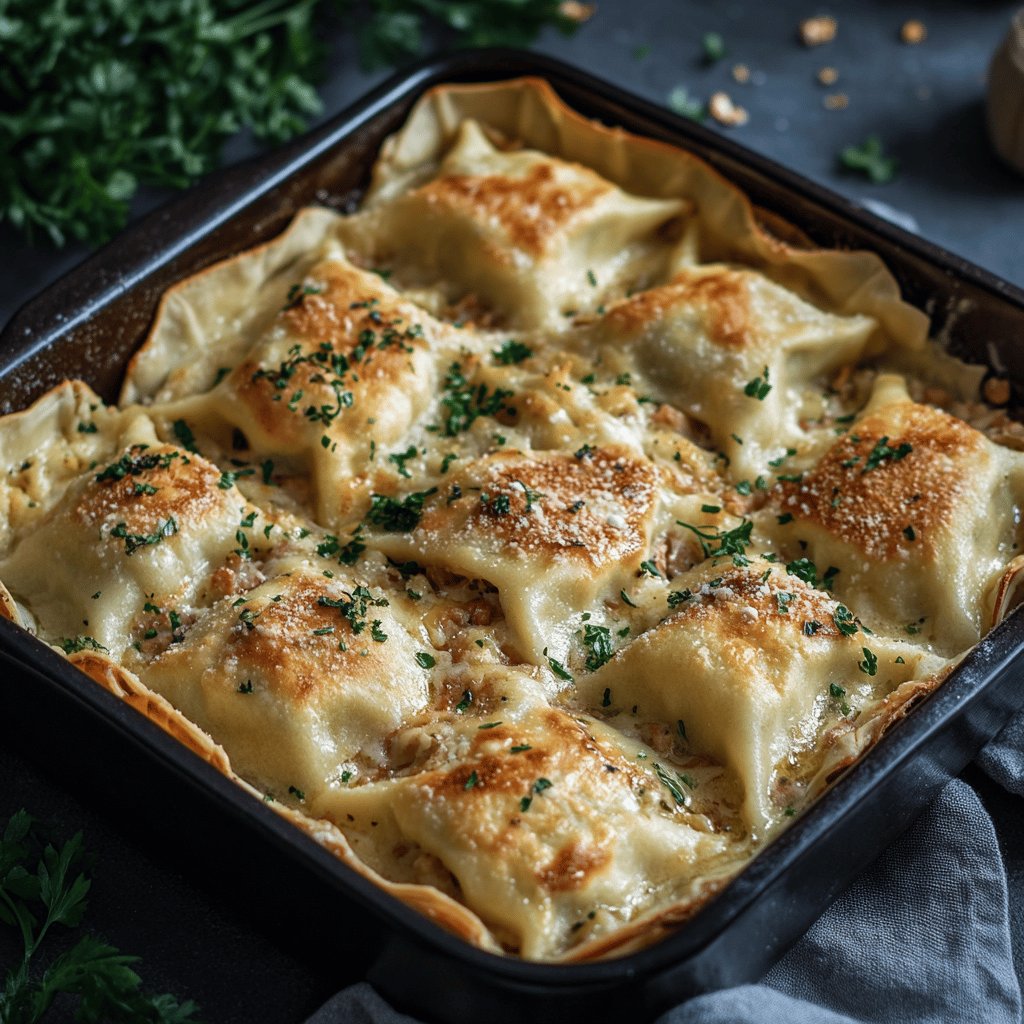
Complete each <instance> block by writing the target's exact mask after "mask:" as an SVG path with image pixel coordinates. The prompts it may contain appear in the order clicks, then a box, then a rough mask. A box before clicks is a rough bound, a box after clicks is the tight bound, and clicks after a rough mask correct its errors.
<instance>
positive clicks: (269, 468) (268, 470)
mask: <svg viewBox="0 0 1024 1024" xmlns="http://www.w3.org/2000/svg"><path fill="white" fill-rule="evenodd" d="M260 472H261V473H262V474H263V482H264V483H265V484H267V485H268V486H272V485H273V482H274V480H273V476H274V460H273V459H264V460H263V462H261V463H260Z"/></svg>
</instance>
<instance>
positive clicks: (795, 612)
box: [579, 559, 942, 833]
mask: <svg viewBox="0 0 1024 1024" xmlns="http://www.w3.org/2000/svg"><path fill="white" fill-rule="evenodd" d="M672 586H673V591H672V593H673V594H675V595H676V598H677V599H678V605H677V610H676V611H674V612H673V613H671V614H670V615H668V617H667V618H665V619H664V621H662V622H660V623H659V624H658V625H656V626H655V627H654V628H653V629H650V630H648V631H647V632H645V633H643V634H642V635H641V636H640V637H638V638H637V639H636V640H635V641H634V642H633V643H631V644H629V645H628V646H627V647H625V648H624V649H623V650H621V651H620V652H619V653H618V654H616V655H615V657H614V658H612V660H611V661H610V662H609V663H608V664H607V665H605V666H604V667H603V668H600V669H599V670H598V671H596V672H594V673H593V674H592V675H590V676H588V677H587V678H586V679H585V680H583V681H581V683H580V686H579V692H580V695H581V696H582V697H583V698H584V700H586V701H588V702H589V703H590V705H591V706H593V707H597V706H600V705H601V704H603V703H606V704H609V705H610V706H611V707H612V708H615V709H618V708H632V709H633V713H635V714H639V715H641V716H645V717H653V718H656V719H660V720H662V721H668V722H677V723H678V722H681V723H683V724H682V727H681V728H682V730H683V731H684V732H685V734H686V737H687V740H688V743H689V745H690V748H691V749H692V750H693V751H695V752H698V753H702V754H707V755H710V756H711V757H714V758H716V759H717V760H719V761H721V762H722V763H724V764H725V765H727V766H728V767H730V768H731V769H732V770H733V771H734V772H735V773H736V774H737V776H738V777H739V778H740V780H741V782H742V784H743V789H744V797H743V799H744V811H745V818H746V822H747V825H748V827H749V828H751V829H752V830H754V831H756V832H758V833H762V832H763V831H764V830H765V829H767V828H769V827H770V825H771V823H772V822H773V821H775V820H777V819H778V816H779V813H780V811H782V810H784V806H785V804H783V806H782V807H780V806H778V805H777V804H774V805H773V781H774V776H775V772H776V766H777V764H778V763H779V762H780V761H781V760H782V759H783V758H785V757H787V756H788V755H789V754H791V753H793V752H795V751H796V750H797V749H798V748H799V746H800V745H801V742H802V741H804V740H805V737H806V735H808V729H810V731H811V734H813V731H814V728H815V726H816V725H817V724H818V723H817V722H816V721H815V720H814V719H815V717H816V716H818V715H820V713H821V710H822V709H821V702H822V701H823V700H825V699H827V698H828V697H829V696H830V686H832V687H841V688H842V690H843V691H844V696H845V697H846V698H847V699H848V701H849V703H851V704H859V703H871V702H873V701H874V700H875V699H877V696H878V695H879V694H883V695H884V694H885V693H888V692H889V691H890V690H891V689H893V688H894V687H895V686H896V685H898V684H899V683H901V682H904V681H905V680H907V679H913V678H918V677H920V676H925V675H929V674H931V673H933V672H935V671H937V670H938V668H939V667H940V666H941V665H942V661H941V659H938V658H935V657H933V656H930V655H929V654H928V653H927V652H925V651H923V650H921V649H918V648H915V647H912V646H911V645H910V644H908V643H905V642H902V641H898V640H890V639H889V638H887V637H883V636H879V635H878V634H876V633H873V634H871V636H868V635H867V634H865V633H864V632H863V630H862V629H859V628H858V626H857V624H856V622H855V621H854V619H853V616H852V614H850V612H849V610H848V609H846V608H844V607H843V606H841V605H839V604H838V603H837V602H836V601H835V600H833V599H832V598H831V597H829V596H828V595H827V594H826V593H824V592H822V591H821V590H818V589H816V588H814V587H811V586H809V585H808V584H807V583H806V582H804V580H802V579H800V578H799V577H798V576H796V575H792V574H789V573H787V572H786V571H785V570H783V569H780V568H779V567H777V566H776V565H774V564H773V563H769V562H764V561H761V560H755V561H750V562H749V564H746V565H742V566H735V565H731V564H729V560H728V559H717V560H716V559H712V560H710V561H709V562H707V563H703V564H701V565H699V566H697V567H696V568H695V569H693V570H691V571H689V572H687V573H684V574H682V575H680V576H677V577H676V578H675V579H674V580H673V581H672ZM897 659H899V660H898V661H897ZM788 802H789V801H788V800H786V801H785V803H788Z"/></svg>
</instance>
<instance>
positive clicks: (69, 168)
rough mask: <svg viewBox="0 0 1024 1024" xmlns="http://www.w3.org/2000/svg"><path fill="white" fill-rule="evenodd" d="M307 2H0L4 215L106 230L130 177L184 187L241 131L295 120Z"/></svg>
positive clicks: (311, 70) (301, 99)
mask: <svg viewBox="0 0 1024 1024" xmlns="http://www.w3.org/2000/svg"><path fill="white" fill-rule="evenodd" d="M316 3H317V0H261V2H257V3H252V2H249V0H75V2H74V3H69V2H68V0H0V154H3V155H2V157H0V218H5V219H7V220H9V221H10V222H11V223H12V224H14V225H15V226H17V227H19V228H21V229H22V230H23V231H24V232H25V233H26V234H28V235H29V236H30V237H31V236H32V235H35V234H38V233H40V232H41V233H43V234H45V235H47V236H49V238H50V239H51V240H52V241H53V242H54V243H55V244H57V245H63V244H64V243H65V242H66V241H67V240H68V239H69V238H70V239H78V240H86V241H90V242H99V241H103V240H105V239H106V238H109V237H110V236H111V235H112V234H114V232H116V231H117V230H118V229H119V228H121V227H122V226H123V224H124V222H125V220H126V218H127V215H128V206H129V202H130V200H131V198H132V196H133V195H134V194H135V191H136V189H137V187H138V186H139V184H140V183H146V184H155V185H170V186H175V187H184V186H185V185H187V184H189V183H190V182H191V181H194V180H195V179H196V178H197V177H198V176H199V175H201V174H204V173H206V172H207V171H209V170H211V169H212V168H213V167H215V166H216V165H217V162H218V159H219V155H220V149H221V145H222V143H223V142H224V140H225V139H226V138H227V137H228V136H230V135H233V134H235V133H236V132H237V131H239V130H240V129H242V128H249V129H251V130H252V132H253V133H254V134H255V135H256V136H257V137H258V138H260V139H267V140H269V141H273V142H277V141H281V140H283V139H285V138H287V137H288V136H290V135H292V134H294V133H295V132H297V131H299V130H301V129H302V128H303V127H304V126H305V123H306V120H307V118H308V117H309V116H310V115H311V114H314V113H316V112H318V111H319V109H320V103H319V100H318V97H317V94H316V91H315V89H314V88H313V85H312V84H311V83H312V80H313V79H314V77H315V75H316V73H317V70H318V64H319V48H318V46H317V44H316V41H315V37H314V31H313V12H314V8H315V6H316Z"/></svg>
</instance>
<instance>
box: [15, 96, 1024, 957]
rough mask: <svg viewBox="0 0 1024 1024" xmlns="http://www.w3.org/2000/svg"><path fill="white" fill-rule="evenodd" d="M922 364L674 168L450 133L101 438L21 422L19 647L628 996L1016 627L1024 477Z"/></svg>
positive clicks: (848, 276)
mask: <svg viewBox="0 0 1024 1024" xmlns="http://www.w3.org/2000/svg"><path fill="white" fill-rule="evenodd" d="M927 328H928V321H927V318H926V317H925V315H924V314H923V313H921V312H920V311H918V310H916V309H914V308H912V307H911V306H909V305H907V304H905V303H904V302H902V301H901V299H900V295H899V290H898V287H897V285H896V282H895V281H894V279H893V278H892V276H891V275H890V274H889V273H888V271H887V270H886V268H885V267H884V265H883V264H882V262H881V261H880V260H879V259H878V258H877V257H876V256H874V255H872V254H870V253H865V252H846V251H822V250H817V249H814V248H812V247H811V246H810V245H809V244H807V243H806V242H805V240H804V239H802V238H801V237H800V236H799V234H798V233H797V232H795V231H793V230H792V229H788V228H787V227H786V226H785V225H784V224H782V223H780V222H779V221H777V220H776V219H775V218H771V217H769V216H768V215H767V214H764V213H763V212H762V211H758V210H756V209H755V208H754V207H752V206H751V204H750V203H749V201H748V200H747V199H746V198H745V197H744V196H743V195H742V194H741V193H740V192H739V191H738V190H737V189H736V188H735V187H734V186H732V185H730V184H729V183H728V182H726V181H725V180H723V179H722V178H720V177H719V176H718V175H717V174H716V173H715V172H714V171H713V170H712V169H711V168H710V167H709V166H707V165H706V164H704V163H703V162H701V161H700V160H698V159H696V158H695V157H693V156H692V155H690V154H688V153H686V152H684V151H682V150H679V149H677V148H674V147H671V146H667V145H664V144H661V143H656V142H653V141H651V140H647V139H642V138H638V137H635V136H631V135H629V134H627V133H625V132H623V131H620V130H616V129H610V128H607V127H605V126H603V125H600V124H598V123H594V122H589V121H586V120H584V119H583V118H581V117H579V116H578V115H577V114H575V113H573V112H572V111H571V110H569V109H568V108H567V107H565V106H564V105H563V104H562V103H561V102H560V101H559V100H558V99H557V97H556V96H555V95H554V93H553V92H552V91H551V90H550V89H549V88H548V87H547V86H545V85H544V84H543V83H542V82H540V81H538V80H534V79H524V80H520V81H517V82H512V83H502V84H500V85H482V86H481V85H474V86H457V87H444V88H441V89H437V90H434V91H432V92H430V93H428V94H427V95H426V96H425V97H424V98H423V99H422V100H421V101H420V102H419V104H418V105H417V106H416V108H415V109H414V111H413V113H412V114H411V116H410V118H409V120H408V122H407V123H406V125H405V126H404V127H403V128H402V130H401V131H400V132H399V133H398V134H397V135H395V136H394V137H392V138H391V139H389V140H388V142H387V143H386V144H385V146H384V148H383V149H382V152H381V154H380V157H379V159H378V161H377V164H376V166H375V168H374V172H373V178H372V182H371V185H370V188H369V190H368V192H367V194H366V196H365V199H364V201H363V203H362V204H361V206H360V208H359V210H358V211H356V212H354V213H352V214H349V215H341V214H338V213H336V212H334V211H332V210H328V209H321V208H314V209H308V210H306V211H304V212H303V213H302V214H300V216H299V217H298V218H297V219H296V220H295V222H294V223H293V224H292V226H291V227H290V228H289V229H288V230H287V231H286V232H285V233H284V234H283V235H281V236H280V237H279V238H277V239H276V240H274V241H272V242H271V243H269V244H268V245H265V246H263V247H261V248H259V249H255V250H252V251H249V252H244V253H242V254H241V255H239V256H237V257H235V258H234V259H231V260H229V261H227V262H224V263H220V264H216V265H214V266H212V267H210V268H209V269H207V270H206V271H204V272H203V273H201V274H199V275H197V276H195V277H192V278H189V279H188V280H186V281H184V282H182V283H181V284H179V285H177V286H176V287H174V288H173V289H171V291H169V292H168V293H167V295H166V296H165V297H164V299H163V301H162V302H161V305H160V308H159V311H158V313H157V316H156V319H155V322H154V324H153V327H152V330H151V332H150V334H149V336H148V338H147V340H146V342H145V344H144V345H143V347H142V348H141V349H140V351H139V352H138V353H137V354H136V356H135V357H134V359H133V361H132V363H131V365H130V367H129V370H128V373H127V376H126V379H125V382H124V387H123V391H122V395H121V400H120V402H119V403H118V405H117V406H107V405H105V404H104V403H103V402H102V401H101V400H100V398H99V397H98V396H97V395H96V394H94V393H93V392H92V390H91V389H90V388H89V387H88V385H87V384H85V383H83V382H81V381H69V382H67V383H65V384H63V385H61V386H59V387H58V388H56V389H54V390H53V391H51V392H50V393H49V394H47V395H46V396H44V397H43V398H42V399H40V400H39V401H38V402H36V404H34V405H33V406H32V407H31V408H30V409H27V410H25V411H23V412H19V413H15V414H12V415H10V416H7V417H5V418H3V419H2V420H0V466H2V469H3V474H4V475H3V486H2V490H0V510H2V511H0V580H2V581H3V586H4V588H5V589H0V605H2V609H3V612H4V614H6V615H7V616H8V617H9V618H12V619H13V620H14V621H16V622H19V623H20V624H21V625H23V626H24V627H26V628H28V629H30V630H31V631H33V632H35V633H36V634H37V635H38V636H39V637H40V638H41V639H43V640H44V641H46V642H47V643H49V644H51V645H53V646H55V647H57V648H58V649H60V650H62V651H63V652H64V653H65V655H66V656H67V657H68V659H69V660H70V661H71V662H72V663H74V664H75V665H77V666H78V667H79V668H80V669H82V670H83V671H84V672H86V673H87V674H88V675H89V676H91V677H92V678H93V679H95V680H96V681H97V682H99V683H100V684H102V685H103V686H105V687H107V688H108V689H110V690H111V691H113V692H114V693H116V694H118V695H119V696H121V697H123V698H124V699H125V700H126V701H128V702H129V703H131V704H132V705H133V706H134V707H136V708H137V709H138V710H140V711H141V712H142V713H144V714H146V715H147V716H148V717H150V718H151V719H153V720H155V721H157V722H159V723H160V724H161V725H163V726H164V728H166V729H167V730H168V731H170V732H171V733H172V734H174V735H176V736H178V737H179V738H180V739H182V741H183V742H185V743H187V744H188V745H189V746H190V747H192V748H193V749H194V750H195V751H196V752H197V753H199V754H200V755H201V756H203V757H205V758H207V759H208V760H209V761H210V762H212V763H213V764H215V765H216V766H217V767H218V768H220V770H222V771H223V772H224V773H225V774H228V775H230V776H231V777H233V778H235V779H236V780H237V781H238V782H239V784H240V785H242V786H244V787H246V788H247V789H249V790H251V791H252V792H253V794H254V795H255V796H256V797H257V798H259V799H263V800H266V801H268V802H270V803H271V804H272V806H273V807H274V808H276V809H277V810H279V811H280V812H281V813H282V814H284V815H285V816H286V817H288V818H289V819H290V820H292V821H293V822H294V823H295V824H296V825H297V826H298V827H300V828H301V829H303V830H304V831H306V832H308V833H309V834H311V835H313V836H314V837H315V838H316V839H318V840H319V841H320V842H322V843H323V844H325V845H326V846H327V847H329V848H330V849H331V850H333V851H334V852H336V853H337V855H338V856H339V857H340V858H342V859H343V860H344V861H346V862H347V863H348V864H349V865H350V866H352V867H353V868H354V869H355V870H356V871H358V872H360V873H362V874H364V875H366V876H368V877H370V878H372V879H373V880H374V881H376V882H377V883H378V884H380V885H381V886H382V887H384V888H385V889H386V890H388V891H390V892H391V893H393V894H395V895H396V896H397V897H398V898H400V899H402V900H404V901H405V902H407V903H409V904H411V905H413V906H415V907H417V908H418V909H420V910H421V911H423V912H424V913H425V914H428V915H429V916H430V917H432V918H433V919H434V920H436V921H437V922H439V923H440V924H441V925H442V926H444V927H446V928H448V929H449V930H451V931H454V932H456V933H457V934H459V935H461V936H463V937H464V938H466V939H467V940H468V941H469V942H471V943H474V944H476V945H478V946H480V947H481V948H484V949H488V950H492V951H495V952H504V953H508V954H512V955H517V956H521V957H524V958H527V959H533V960H558V961H581V960H590V959H595V958H599V957H603V956H609V955H621V954H623V953H625V952H628V951H630V950H632V949H635V948H637V947H638V946H641V945H645V944H648V943H650V942H652V941H654V940H655V939H657V938H658V936H660V935H662V934H664V933H665V931H667V930H670V929H672V928H673V927H675V926H677V925H678V924H679V923H680V922H681V921H683V920H685V919H686V918H687V917H688V916H690V915H691V914H692V913H693V912H694V911H695V910H696V909H697V908H699V907H700V906H701V905H702V904H703V903H704V902H706V901H707V900H708V899H710V898H711V897H712V896H713V895H714V894H715V893H716V892H717V891H719V889H720V888H721V887H722V886H724V885H725V884H727V883H728V881H729V879H731V878H732V877H734V876H735V875H736V873H737V872H738V871H740V870H741V869H742V868H743V867H744V865H746V864H747V863H749V861H750V859H751V858H752V857H753V856H755V855H756V853H757V852H758V851H759V850H760V849H762V848H763V847H764V846H765V844H766V843H768V842H769V841H770V840H771V839H772V838H773V837H774V836H776V835H777V834H778V833H779V832H780V831H781V830H782V829H783V828H784V827H785V826H786V824H787V822H789V821H790V820H792V818H793V817H795V816H796V815H798V814H799V813H800V812H801V810H802V809H803V808H804V807H805V806H807V804H808V803H809V801H811V800H812V799H813V798H814V797H815V796H816V795H818V794H819V793H820V792H821V791H822V790H823V789H824V788H825V787H826V786H827V785H828V783H829V782H830V781H831V780H832V779H834V778H835V777H836V775H837V774H838V773H840V772H841V771H842V770H844V769H845V768H846V767H848V766H849V765H850V764H852V763H853V762H854V761H856V760H857V759H858V758H859V757H860V756H862V755H863V753H864V752H865V751H866V750H867V749H868V748H869V747H870V746H871V745H872V744H873V743H874V742H875V741H876V740H877V739H878V737H879V736H880V735H881V734H882V733H883V732H884V731H885V730H886V729H887V728H889V727H890V726H891V725H892V724H893V723H894V722H896V721H898V720H899V718H900V717H902V716H903V715H904V714H905V713H906V712H907V711H908V710H909V709H910V708H911V707H912V706H913V704H914V703H916V702H917V701H919V700H920V699H922V698H923V697H925V696H926V695H927V694H928V693H929V692H931V690H933V689H934V688H935V687H936V686H937V685H939V684H940V683H941V681H942V680H943V678H945V676H946V674H948V672H949V671H950V669H951V668H952V667H953V666H955V664H956V663H957V661H958V660H959V659H960V658H961V657H962V655H963V654H964V653H965V652H966V651H967V650H968V649H969V648H970V647H971V646H972V645H973V644H974V643H976V642H977V641H978V640H979V639H980V637H981V636H982V635H984V634H985V633H986V632H987V631H988V629H990V628H991V627H992V626H993V625H994V624H995V623H996V622H998V621H999V620H1000V619H1001V618H1002V617H1003V616H1004V615H1005V614H1006V612H1007V610H1008V608H1009V607H1010V606H1011V605H1012V603H1013V601H1014V590H1015V582H1016V578H1017V575H1018V572H1019V569H1020V567H1021V565H1022V564H1024V563H1022V562H1021V561H1020V558H1019V556H1018V555H1017V550H1018V548H1017V544H1018V534H1019V521H1018V520H1019V511H1018V510H1019V506H1020V503H1021V497H1022V495H1024V458H1022V456H1021V455H1020V454H1019V453H1018V448H1019V447H1020V444H1021V440H1020V438H1021V433H1020V430H1019V428H1018V426H1017V425H1016V424H1015V423H1014V422H1013V421H1011V420H1010V419H1009V418H1008V417H1007V416H1006V414H1005V413H1004V412H1001V411H1000V410H999V409H997V408H994V407H992V406H991V405H987V404H985V403H984V402H982V401H980V400H979V393H980V386H981V383H982V371H980V370H978V369H977V368H972V367H967V366H965V365H963V364H959V363H956V362H955V361H954V360H952V359H951V358H950V357H948V356H946V355H945V354H944V353H942V351H941V350H940V349H939V348H938V347H937V346H936V345H935V344H934V343H932V342H929V341H928V340H927ZM998 392H999V383H998V382H991V381H990V382H989V388H988V393H989V395H990V396H991V397H995V398H1000V399H1003V398H1005V396H1003V395H1000V394H999V393H998Z"/></svg>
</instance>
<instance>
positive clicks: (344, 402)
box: [288, 378, 355, 448]
mask: <svg viewBox="0 0 1024 1024" xmlns="http://www.w3.org/2000/svg"><path fill="white" fill-rule="evenodd" d="M314 379H315V378H314ZM330 386H331V389H332V390H333V391H334V404H333V405H330V404H326V403H325V404H324V405H307V406H306V410H305V414H304V415H305V417H306V419H308V420H310V421H311V422H313V423H322V424H323V425H324V426H325V427H329V426H330V425H331V424H332V423H333V422H334V421H335V420H336V419H337V418H338V417H339V416H340V415H341V410H342V409H350V408H352V404H353V403H354V402H355V398H354V396H353V394H352V392H351V391H343V390H342V388H343V385H342V383H341V381H340V380H332V381H331V382H330ZM295 394H296V395H297V396H298V397H299V398H301V397H302V392H301V391H297V392H296V393H295ZM292 398H293V400H295V401H297V400H296V399H295V396H294V395H293V396H292ZM288 408H289V409H292V411H293V412H294V408H293V407H292V403H291V402H289V403H288ZM324 447H325V448H326V447H327V445H324Z"/></svg>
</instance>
